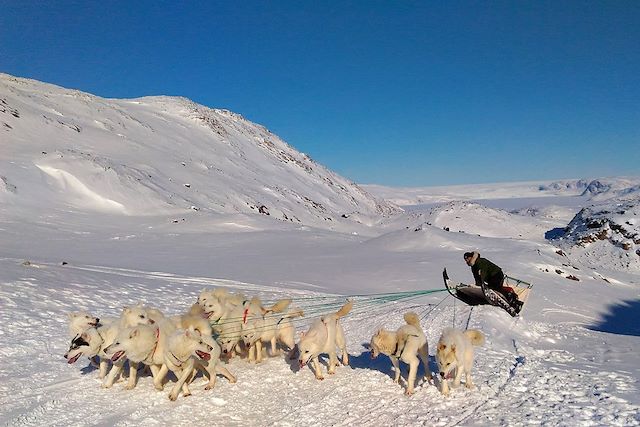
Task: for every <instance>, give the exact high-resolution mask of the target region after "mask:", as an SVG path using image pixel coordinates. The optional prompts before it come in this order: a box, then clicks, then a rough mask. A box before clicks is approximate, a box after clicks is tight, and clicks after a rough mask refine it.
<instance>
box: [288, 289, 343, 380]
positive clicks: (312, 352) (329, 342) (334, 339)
mask: <svg viewBox="0 0 640 427" xmlns="http://www.w3.org/2000/svg"><path fill="white" fill-rule="evenodd" d="M352 307H353V301H347V303H346V304H345V305H343V306H342V308H340V310H338V311H337V312H336V313H333V314H329V315H327V316H323V317H321V318H320V319H318V320H316V321H315V322H313V323H312V324H311V327H310V328H309V330H308V331H307V332H306V333H304V334H303V335H302V337H301V338H300V342H299V343H298V353H299V356H298V362H299V363H300V368H302V367H304V366H305V365H307V364H308V363H309V362H313V370H314V374H315V376H316V378H317V379H319V380H323V379H324V376H323V375H322V372H321V371H320V362H319V360H318V356H319V355H320V354H321V353H327V354H328V355H329V366H328V367H327V372H328V373H329V374H335V372H336V366H337V365H338V357H337V355H336V346H338V347H339V348H340V351H341V352H342V364H343V365H348V364H349V354H348V353H347V343H346V341H345V338H344V330H343V329H342V326H341V325H340V321H339V320H340V318H341V317H344V316H346V315H347V314H349V312H350V311H351V308H352Z"/></svg>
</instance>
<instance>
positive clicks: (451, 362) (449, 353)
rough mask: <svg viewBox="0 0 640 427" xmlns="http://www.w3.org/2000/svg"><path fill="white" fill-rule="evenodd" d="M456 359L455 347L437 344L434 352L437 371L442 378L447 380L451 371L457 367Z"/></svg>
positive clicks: (447, 344) (442, 343)
mask: <svg viewBox="0 0 640 427" xmlns="http://www.w3.org/2000/svg"><path fill="white" fill-rule="evenodd" d="M457 361H458V358H457V357H456V345H455V344H449V343H446V342H443V341H442V340H441V341H439V342H438V348H437V350H436V362H437V363H438V370H439V371H440V376H441V377H442V378H448V377H449V376H450V375H451V373H452V372H453V370H454V369H455V368H456V367H457V365H458V363H457Z"/></svg>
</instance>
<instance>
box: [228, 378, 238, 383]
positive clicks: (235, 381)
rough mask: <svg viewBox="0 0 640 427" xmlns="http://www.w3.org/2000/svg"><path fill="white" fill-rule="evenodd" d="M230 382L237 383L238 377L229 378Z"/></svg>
mask: <svg viewBox="0 0 640 427" xmlns="http://www.w3.org/2000/svg"><path fill="white" fill-rule="evenodd" d="M229 382H230V383H231V384H235V383H237V382H238V380H237V379H236V377H233V378H229Z"/></svg>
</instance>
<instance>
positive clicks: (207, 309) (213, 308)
mask: <svg viewBox="0 0 640 427" xmlns="http://www.w3.org/2000/svg"><path fill="white" fill-rule="evenodd" d="M202 308H203V309H204V317H206V318H207V319H209V320H213V321H216V320H218V319H220V318H221V317H222V316H223V315H224V313H225V311H226V306H225V305H224V304H223V303H222V302H220V301H219V300H218V299H217V298H207V299H205V300H204V301H203V303H202Z"/></svg>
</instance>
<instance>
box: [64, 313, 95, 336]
mask: <svg viewBox="0 0 640 427" xmlns="http://www.w3.org/2000/svg"><path fill="white" fill-rule="evenodd" d="M68 316H69V330H70V331H71V332H74V333H75V334H78V333H81V332H82V331H84V330H85V329H88V328H92V327H93V328H95V327H96V326H98V322H100V319H98V318H97V317H94V316H92V315H91V314H89V313H87V312H86V311H79V312H75V313H69V314H68Z"/></svg>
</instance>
